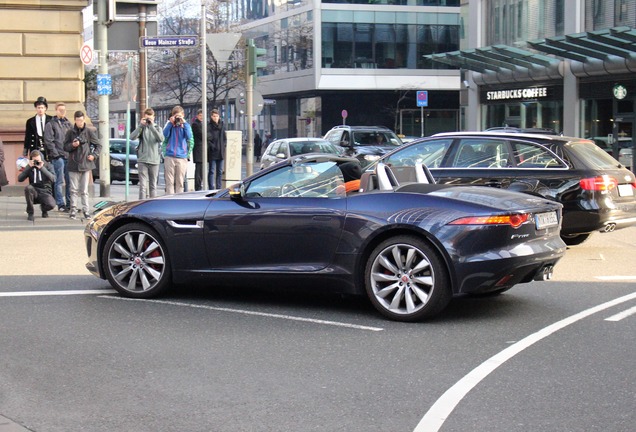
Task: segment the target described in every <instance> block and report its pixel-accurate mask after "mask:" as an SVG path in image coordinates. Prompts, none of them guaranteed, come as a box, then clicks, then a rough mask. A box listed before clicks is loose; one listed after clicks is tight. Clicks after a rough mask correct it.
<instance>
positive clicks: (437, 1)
mask: <svg viewBox="0 0 636 432" xmlns="http://www.w3.org/2000/svg"><path fill="white" fill-rule="evenodd" d="M322 2H323V3H340V4H359V5H366V4H372V5H391V6H396V5H397V6H459V2H460V0H322Z"/></svg>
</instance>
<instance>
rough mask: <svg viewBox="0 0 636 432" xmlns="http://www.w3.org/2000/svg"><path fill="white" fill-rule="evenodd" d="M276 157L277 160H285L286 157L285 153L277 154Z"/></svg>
mask: <svg viewBox="0 0 636 432" xmlns="http://www.w3.org/2000/svg"><path fill="white" fill-rule="evenodd" d="M276 157H277V158H278V159H287V156H285V153H277V154H276Z"/></svg>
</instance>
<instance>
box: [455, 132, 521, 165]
mask: <svg viewBox="0 0 636 432" xmlns="http://www.w3.org/2000/svg"><path fill="white" fill-rule="evenodd" d="M509 153H510V152H509V151H508V145H507V143H506V141H505V140H499V139H488V138H485V139H481V138H480V139H472V138H471V139H463V140H461V141H460V142H459V144H458V146H457V150H456V151H455V154H454V158H453V162H452V166H453V167H456V168H506V167H508V166H509V165H510V154H509Z"/></svg>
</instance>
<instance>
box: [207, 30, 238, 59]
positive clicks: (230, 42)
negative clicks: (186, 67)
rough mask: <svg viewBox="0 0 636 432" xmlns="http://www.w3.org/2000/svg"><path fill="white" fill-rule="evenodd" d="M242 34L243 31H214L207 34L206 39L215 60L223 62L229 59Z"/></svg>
mask: <svg viewBox="0 0 636 432" xmlns="http://www.w3.org/2000/svg"><path fill="white" fill-rule="evenodd" d="M241 36H243V34H242V33H212V34H209V35H206V36H205V41H206V43H207V46H208V48H209V49H210V51H211V52H212V55H213V56H214V60H216V61H217V62H219V63H223V62H226V61H228V60H229V58H230V55H231V54H232V52H233V51H234V48H235V47H236V44H237V43H238V41H239V40H240V39H241Z"/></svg>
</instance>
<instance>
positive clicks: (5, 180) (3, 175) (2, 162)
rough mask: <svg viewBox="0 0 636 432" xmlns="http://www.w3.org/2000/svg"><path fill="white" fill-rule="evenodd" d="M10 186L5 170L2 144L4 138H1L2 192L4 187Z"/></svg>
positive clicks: (0, 183) (0, 170)
mask: <svg viewBox="0 0 636 432" xmlns="http://www.w3.org/2000/svg"><path fill="white" fill-rule="evenodd" d="M8 184H9V179H7V171H6V170H5V169H4V143H3V142H2V138H0V191H1V190H2V186H6V185H8Z"/></svg>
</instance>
